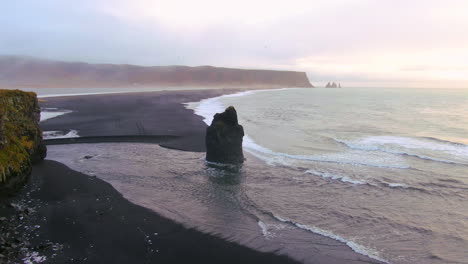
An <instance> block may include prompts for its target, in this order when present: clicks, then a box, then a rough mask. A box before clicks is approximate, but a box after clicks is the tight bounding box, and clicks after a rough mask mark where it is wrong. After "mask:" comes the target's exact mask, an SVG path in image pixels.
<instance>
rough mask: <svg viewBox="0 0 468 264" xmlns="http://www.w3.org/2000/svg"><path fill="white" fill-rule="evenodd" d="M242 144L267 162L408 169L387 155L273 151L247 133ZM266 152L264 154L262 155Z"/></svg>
mask: <svg viewBox="0 0 468 264" xmlns="http://www.w3.org/2000/svg"><path fill="white" fill-rule="evenodd" d="M243 146H244V148H245V150H246V151H247V152H249V153H250V154H252V155H254V156H256V157H258V158H260V159H262V160H264V161H266V162H267V163H269V164H274V163H280V164H283V165H290V163H291V162H290V161H288V159H290V160H298V161H316V162H329V163H338V164H350V165H360V166H368V167H377V168H390V169H409V168H410V167H409V166H407V165H406V164H405V163H404V162H403V160H400V159H393V160H391V159H390V158H391V157H387V158H386V159H383V160H382V161H379V160H375V159H371V158H370V157H369V158H363V157H362V156H361V155H358V154H356V155H355V156H354V157H353V156H352V155H351V154H350V153H340V152H337V153H332V154H322V155H320V154H318V155H293V154H288V153H282V152H274V151H272V150H270V149H268V148H265V147H263V146H260V145H258V144H256V143H255V142H254V141H253V140H252V138H250V137H249V136H248V135H246V136H245V138H244V143H243ZM259 154H260V155H259ZM262 154H266V155H262Z"/></svg>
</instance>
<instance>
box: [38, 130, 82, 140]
mask: <svg viewBox="0 0 468 264" xmlns="http://www.w3.org/2000/svg"><path fill="white" fill-rule="evenodd" d="M42 137H43V138H44V140H48V139H63V138H77V137H79V135H78V131H76V130H73V129H72V130H70V131H68V132H67V133H65V132H63V131H44V132H42Z"/></svg>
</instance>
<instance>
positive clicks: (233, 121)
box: [206, 106, 244, 164]
mask: <svg viewBox="0 0 468 264" xmlns="http://www.w3.org/2000/svg"><path fill="white" fill-rule="evenodd" d="M243 137H244V128H243V127H242V126H241V125H239V123H238V121H237V112H236V109H235V108H234V107H232V106H229V107H228V108H226V110H225V111H224V113H217V114H215V115H214V118H213V121H212V122H211V125H210V126H209V127H208V128H207V129H206V160H207V161H211V162H218V163H228V164H239V163H243V162H244V154H243V152H242V139H243Z"/></svg>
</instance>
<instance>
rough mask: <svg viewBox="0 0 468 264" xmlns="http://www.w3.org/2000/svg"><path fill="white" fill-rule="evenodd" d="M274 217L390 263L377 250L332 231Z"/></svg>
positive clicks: (362, 253)
mask: <svg viewBox="0 0 468 264" xmlns="http://www.w3.org/2000/svg"><path fill="white" fill-rule="evenodd" d="M273 217H274V218H275V219H277V220H278V221H281V222H283V223H287V224H290V225H294V226H296V227H298V228H300V229H303V230H307V231H309V232H312V233H314V234H319V235H322V236H325V237H329V238H332V239H335V240H337V241H340V242H342V243H344V244H346V245H347V246H348V247H349V248H351V249H352V250H353V251H354V252H356V253H359V254H361V255H365V256H368V257H370V258H372V259H375V260H378V261H381V262H384V263H390V262H389V261H388V260H386V259H384V258H382V257H381V256H380V254H379V252H377V251H376V250H374V249H371V248H368V247H365V246H363V245H360V244H358V243H356V242H354V241H352V240H348V239H345V238H343V237H341V236H339V235H336V234H334V233H333V232H331V231H328V230H324V229H321V228H318V227H314V226H309V225H304V224H301V223H296V222H294V221H292V220H289V219H286V218H283V217H280V216H276V215H273Z"/></svg>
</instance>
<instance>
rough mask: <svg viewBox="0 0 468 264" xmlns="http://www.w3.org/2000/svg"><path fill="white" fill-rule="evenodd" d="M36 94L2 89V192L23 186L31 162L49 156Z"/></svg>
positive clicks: (0, 152)
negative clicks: (40, 121) (40, 125)
mask: <svg viewBox="0 0 468 264" xmlns="http://www.w3.org/2000/svg"><path fill="white" fill-rule="evenodd" d="M39 120H40V108H39V104H38V101H37V97H36V94H35V93H28V92H22V91H19V90H0V195H6V194H9V193H11V192H13V191H14V190H16V189H18V188H19V187H21V186H22V184H23V183H24V182H25V181H26V180H27V178H28V177H29V175H30V174H31V170H32V164H33V163H35V162H38V161H40V160H43V159H44V158H45V157H46V152H47V149H46V146H45V144H44V142H43V141H42V131H41V129H40V128H39Z"/></svg>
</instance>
